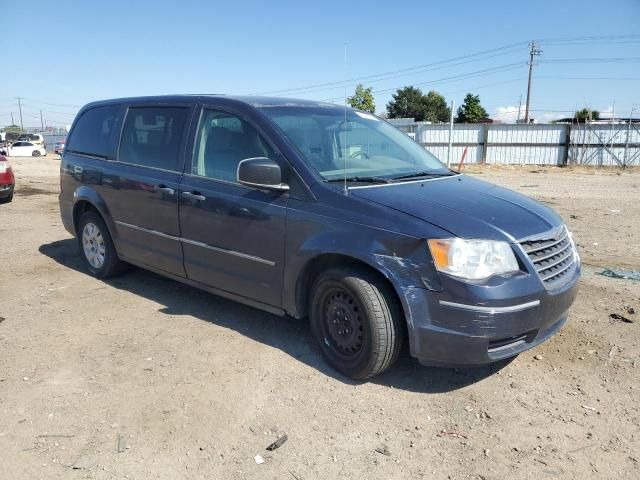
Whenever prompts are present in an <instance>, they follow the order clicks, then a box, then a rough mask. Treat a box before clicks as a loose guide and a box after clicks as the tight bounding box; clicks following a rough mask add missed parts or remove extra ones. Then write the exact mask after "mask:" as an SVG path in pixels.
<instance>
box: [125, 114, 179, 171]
mask: <svg viewBox="0 0 640 480" xmlns="http://www.w3.org/2000/svg"><path fill="white" fill-rule="evenodd" d="M188 114H189V109H188V108H185V107H135V108H130V109H129V111H128V112H127V118H126V120H125V122H124V128H123V130H122V140H121V141H120V152H119V155H118V160H119V161H121V162H126V163H132V164H134V165H141V166H144V167H153V168H161V169H163V170H173V171H178V170H180V168H179V158H178V157H179V152H180V143H181V140H182V136H183V133H184V128H185V124H186V122H187V116H188Z"/></svg>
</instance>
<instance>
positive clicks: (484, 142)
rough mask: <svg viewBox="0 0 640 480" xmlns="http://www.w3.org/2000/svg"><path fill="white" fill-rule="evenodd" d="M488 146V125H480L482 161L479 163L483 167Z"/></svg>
mask: <svg viewBox="0 0 640 480" xmlns="http://www.w3.org/2000/svg"><path fill="white" fill-rule="evenodd" d="M481 125H482V124H481ZM488 144H489V124H488V123H485V124H483V125H482V160H480V163H482V164H483V165H484V164H485V163H487V150H488V147H489V145H488Z"/></svg>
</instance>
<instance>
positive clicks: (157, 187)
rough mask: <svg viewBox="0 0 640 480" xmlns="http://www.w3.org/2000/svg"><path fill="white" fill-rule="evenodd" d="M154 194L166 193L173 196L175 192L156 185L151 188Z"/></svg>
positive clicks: (164, 186)
mask: <svg viewBox="0 0 640 480" xmlns="http://www.w3.org/2000/svg"><path fill="white" fill-rule="evenodd" d="M153 191H154V192H160V193H166V194H167V195H173V194H174V193H176V191H175V190H174V189H173V188H169V187H167V186H166V185H156V186H155V187H153Z"/></svg>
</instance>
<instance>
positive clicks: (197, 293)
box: [39, 239, 509, 393]
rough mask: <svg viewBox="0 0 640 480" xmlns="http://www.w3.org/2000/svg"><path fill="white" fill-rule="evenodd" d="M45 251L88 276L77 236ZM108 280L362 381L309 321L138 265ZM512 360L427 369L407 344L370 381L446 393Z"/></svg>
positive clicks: (171, 309)
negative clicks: (337, 361) (333, 358)
mask: <svg viewBox="0 0 640 480" xmlns="http://www.w3.org/2000/svg"><path fill="white" fill-rule="evenodd" d="M39 251H40V253H42V254H44V255H46V256H48V257H50V258H52V259H53V260H55V261H56V262H58V263H59V264H61V265H63V266H64V267H67V268H71V269H73V270H76V271H77V272H79V273H81V274H83V275H88V273H87V271H86V269H85V268H84V265H83V263H82V260H81V258H80V253H79V251H78V246H77V243H76V241H75V239H65V240H57V241H55V242H51V243H48V244H44V245H42V246H40V248H39ZM105 283H107V284H108V285H110V286H112V287H115V288H118V289H122V290H126V291H129V292H133V293H135V294H136V295H140V296H142V297H145V298H148V299H150V300H153V301H154V302H157V303H159V304H161V305H164V307H163V308H161V309H160V312H162V313H166V314H167V315H191V316H193V317H195V318H198V319H200V320H203V321H206V322H210V323H213V324H215V325H220V326H222V327H225V328H229V329H232V330H235V331H237V332H238V333H240V334H242V335H246V336H247V337H250V338H252V339H253V340H255V341H258V342H261V343H264V344H266V345H270V346H272V347H275V348H278V349H280V350H282V351H283V352H285V353H286V354H288V355H289V356H290V357H292V358H293V359H295V360H297V361H300V362H304V363H305V364H307V365H309V366H311V367H313V368H315V369H317V370H318V371H320V372H322V373H323V374H325V375H328V376H330V377H333V378H335V379H337V380H339V381H340V382H343V383H346V384H350V385H355V384H357V383H359V382H356V381H353V380H351V379H349V378H346V377H344V376H342V375H341V374H339V373H337V372H336V371H335V370H333V369H332V368H331V367H329V366H328V365H327V364H326V362H325V361H324V359H323V358H322V355H321V353H320V349H319V348H318V346H317V345H316V343H315V340H314V338H313V337H312V335H311V331H310V328H309V325H308V322H307V320H306V319H305V320H296V319H294V318H289V317H284V318H283V317H279V316H276V315H271V314H268V313H265V312H262V311H260V310H257V309H254V308H251V307H247V306H244V305H242V304H239V303H237V302H233V301H231V300H226V299H224V298H222V297H218V296H216V295H212V294H210V293H208V292H204V291H202V290H198V289H197V288H193V287H190V286H188V285H184V284H182V283H180V282H176V281H173V280H170V279H167V278H164V277H162V276H160V275H157V274H154V273H151V272H148V271H146V270H142V269H138V268H133V269H132V270H131V271H130V272H128V273H126V274H124V275H123V276H121V277H117V278H113V279H109V280H106V281H105ZM508 363H509V361H503V362H499V363H496V364H493V365H490V366H485V367H477V368H470V369H446V368H432V367H423V366H421V365H420V364H419V363H418V362H417V361H416V360H415V359H413V358H411V357H410V356H409V353H408V348H405V349H404V351H403V353H402V354H401V356H400V358H399V359H398V361H397V362H396V364H395V365H394V366H393V367H392V368H391V369H390V370H389V371H388V372H386V373H385V374H383V375H381V376H379V377H377V378H374V379H372V380H370V381H371V382H373V383H376V384H380V385H386V386H389V387H393V388H398V389H402V390H408V391H415V392H423V393H441V392H448V391H452V390H457V389H459V388H462V387H465V386H467V385H471V384H473V383H476V382H479V381H482V380H484V379H485V378H487V377H489V376H490V375H492V374H493V373H495V372H497V371H498V370H500V369H502V368H504V367H505V366H506V365H507V364H508Z"/></svg>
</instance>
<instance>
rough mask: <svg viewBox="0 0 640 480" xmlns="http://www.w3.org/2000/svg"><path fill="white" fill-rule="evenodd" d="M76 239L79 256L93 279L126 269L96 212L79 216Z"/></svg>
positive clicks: (112, 274)
mask: <svg viewBox="0 0 640 480" xmlns="http://www.w3.org/2000/svg"><path fill="white" fill-rule="evenodd" d="M77 239H78V247H79V248H80V255H81V256H82V259H83V260H84V263H85V265H86V267H87V270H89V272H90V273H91V274H92V275H93V276H94V277H97V278H109V277H113V276H116V275H119V274H121V273H122V272H123V271H124V270H125V269H126V264H125V263H124V262H122V261H121V260H120V259H119V258H118V254H117V252H116V249H115V247H114V245H113V241H112V240H111V235H110V234H109V230H108V229H107V226H106V225H105V223H104V221H103V220H102V217H101V216H100V215H99V214H97V213H96V212H93V211H89V212H85V213H83V214H82V215H81V217H80V220H79V221H78V234H77ZM91 248H93V249H94V250H91Z"/></svg>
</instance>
